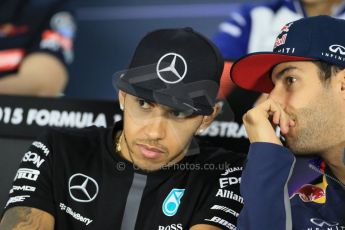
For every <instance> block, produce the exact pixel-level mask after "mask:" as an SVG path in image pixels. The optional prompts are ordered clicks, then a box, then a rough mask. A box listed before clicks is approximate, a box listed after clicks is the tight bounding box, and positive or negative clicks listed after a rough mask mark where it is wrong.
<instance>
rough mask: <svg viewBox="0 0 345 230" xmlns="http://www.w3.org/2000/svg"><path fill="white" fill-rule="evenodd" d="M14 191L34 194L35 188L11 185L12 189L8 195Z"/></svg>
mask: <svg viewBox="0 0 345 230" xmlns="http://www.w3.org/2000/svg"><path fill="white" fill-rule="evenodd" d="M14 191H23V192H34V191H36V187H32V186H28V185H23V186H16V185H13V187H12V189H11V190H10V194H12V193H13V192H14Z"/></svg>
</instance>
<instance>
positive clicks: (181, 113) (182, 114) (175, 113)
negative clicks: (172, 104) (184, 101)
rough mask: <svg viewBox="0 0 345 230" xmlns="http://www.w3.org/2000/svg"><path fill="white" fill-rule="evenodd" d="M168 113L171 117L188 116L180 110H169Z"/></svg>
mask: <svg viewBox="0 0 345 230" xmlns="http://www.w3.org/2000/svg"><path fill="white" fill-rule="evenodd" d="M170 113H171V115H172V116H173V117H175V118H178V119H184V118H187V117H188V114H187V113H184V112H180V111H171V112H170Z"/></svg>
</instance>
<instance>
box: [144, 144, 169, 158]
mask: <svg viewBox="0 0 345 230" xmlns="http://www.w3.org/2000/svg"><path fill="white" fill-rule="evenodd" d="M137 146H138V148H139V151H140V153H141V154H142V155H144V157H146V158H150V159H155V158H158V157H160V156H161V155H162V154H164V152H165V151H163V150H161V149H159V148H156V147H152V146H148V145H143V144H137Z"/></svg>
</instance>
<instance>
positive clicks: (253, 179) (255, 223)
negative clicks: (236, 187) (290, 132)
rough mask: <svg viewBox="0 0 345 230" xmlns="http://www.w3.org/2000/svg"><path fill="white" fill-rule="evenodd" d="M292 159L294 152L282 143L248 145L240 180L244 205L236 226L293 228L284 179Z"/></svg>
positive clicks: (250, 229) (246, 228)
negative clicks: (281, 144)
mask: <svg viewBox="0 0 345 230" xmlns="http://www.w3.org/2000/svg"><path fill="white" fill-rule="evenodd" d="M294 163H295V157H294V155H293V154H292V153H291V151H290V150H288V149H287V148H285V147H282V146H280V145H276V144H272V143H263V142H256V143H253V144H251V145H250V148H249V153H248V157H247V163H246V166H245V168H244V170H243V174H242V183H241V194H242V195H243V199H244V202H245V205H244V207H243V209H242V211H241V213H240V216H239V218H238V227H237V229H239V230H253V229H258V228H260V229H265V230H271V229H272V230H276V229H285V230H291V229H292V218H291V205H290V200H289V194H288V188H287V183H288V180H289V179H290V176H291V173H292V170H293V166H294Z"/></svg>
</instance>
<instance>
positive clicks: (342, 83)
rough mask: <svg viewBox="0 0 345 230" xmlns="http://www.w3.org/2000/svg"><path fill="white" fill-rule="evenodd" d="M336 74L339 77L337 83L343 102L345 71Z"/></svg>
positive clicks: (344, 96)
mask: <svg viewBox="0 0 345 230" xmlns="http://www.w3.org/2000/svg"><path fill="white" fill-rule="evenodd" d="M338 74H339V75H340V76H339V81H340V90H341V94H342V96H343V99H344V100H345V69H343V70H342V71H340V72H339V73H338Z"/></svg>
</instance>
